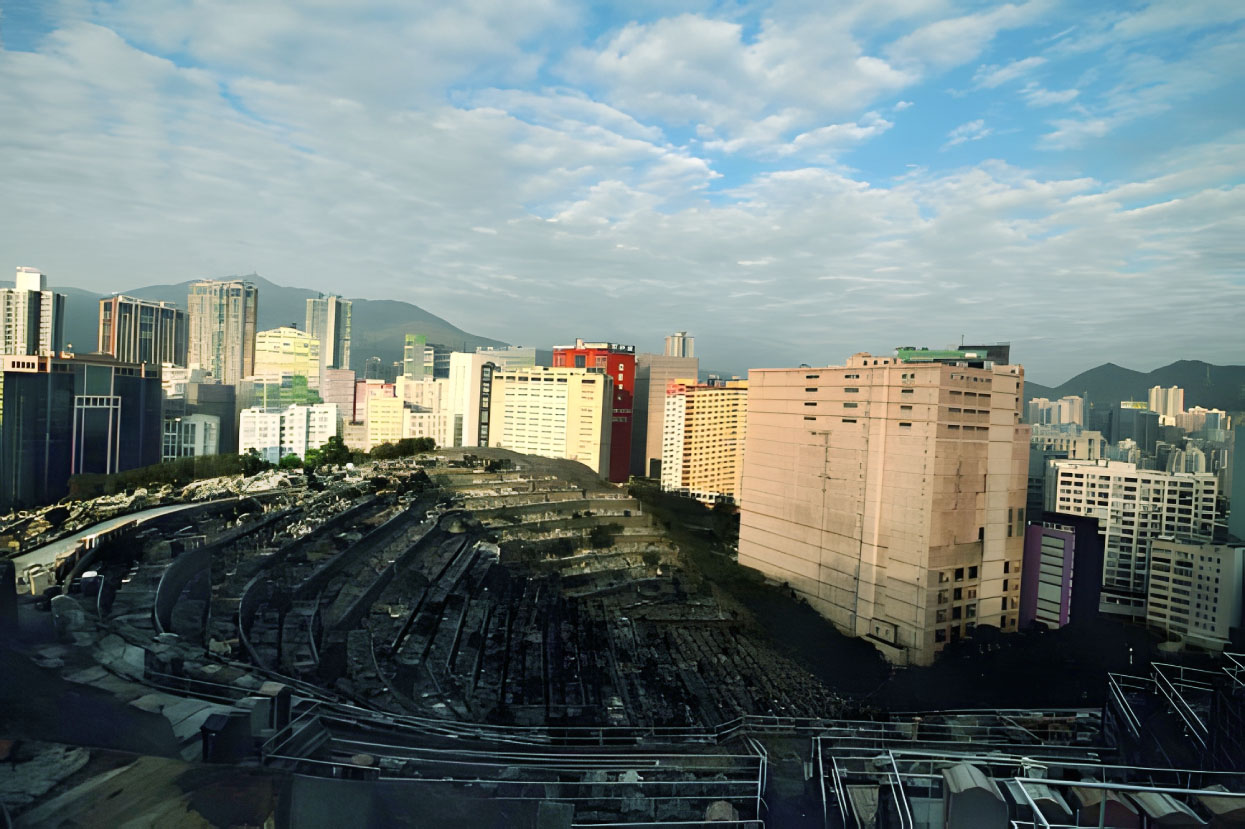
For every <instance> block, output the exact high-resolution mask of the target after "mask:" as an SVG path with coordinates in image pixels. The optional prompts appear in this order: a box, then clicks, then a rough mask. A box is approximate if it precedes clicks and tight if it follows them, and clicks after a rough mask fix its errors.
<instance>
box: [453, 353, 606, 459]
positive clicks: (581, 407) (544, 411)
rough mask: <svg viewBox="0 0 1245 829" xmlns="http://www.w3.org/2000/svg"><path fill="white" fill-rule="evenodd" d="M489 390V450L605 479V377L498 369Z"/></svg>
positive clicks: (568, 370)
mask: <svg viewBox="0 0 1245 829" xmlns="http://www.w3.org/2000/svg"><path fill="white" fill-rule="evenodd" d="M455 356H457V355H455ZM492 386H493V388H492V412H491V421H492V422H491V424H490V426H489V443H488V445H489V446H496V447H499V448H502V449H511V450H513V451H515V452H524V453H526V454H529V455H542V456H544V457H547V458H567V459H568V460H573V461H579V462H580V463H582V464H584V465H585V466H587V467H589V468H590V469H592V471H593V472H596V473H597V474H598V475H601V476H602V477H606V476H608V475H609V463H610V433H611V430H612V427H613V422H612V416H611V412H612V403H611V401H612V399H613V393H614V383H613V378H611V377H610V376H609V375H608V374H603V373H601V372H599V371H594V370H591V369H583V368H544V367H541V366H533V367H530V368H520V369H512V370H510V371H499V372H497V373H496V374H494V375H493V378H492Z"/></svg>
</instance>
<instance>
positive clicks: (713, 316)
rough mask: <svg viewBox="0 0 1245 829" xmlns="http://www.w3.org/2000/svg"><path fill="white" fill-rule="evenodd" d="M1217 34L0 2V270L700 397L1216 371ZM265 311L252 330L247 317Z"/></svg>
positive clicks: (904, 2)
mask: <svg viewBox="0 0 1245 829" xmlns="http://www.w3.org/2000/svg"><path fill="white" fill-rule="evenodd" d="M1243 21H1245V5H1242V4H1241V3H1239V2H1211V1H1209V0H1207V1H1206V2H1157V3H1143V2H1138V3H1110V4H1108V3H1100V4H1094V3H1083V2H1077V3H1073V2H1057V1H1056V0H1032V1H1031V2H1015V3H1009V4H992V3H955V2H950V0H880V1H874V2H863V1H862V2H842V3H825V2H817V3H811V2H792V3H773V4H749V3H701V4H696V3H693V4H688V5H685V6H679V5H677V4H673V3H644V2H638V3H627V4H616V5H604V4H593V5H592V6H587V5H582V4H576V3H565V2H561V1H560V0H510V2H501V0H470V2H465V3H459V4H434V3H429V4H416V3H408V2H380V3H360V4H349V5H346V4H339V3H330V2H304V3H286V2H281V1H280V0H274V1H273V2H265V3H254V2H242V1H241V0H239V1H238V2H210V1H209V0H201V1H200V2H185V3H179V2H166V1H165V0H159V2H157V0H114V2H91V0H62V1H61V2H29V0H18V2H4V1H3V0H0V107H3V111H4V112H5V113H6V116H7V117H5V118H3V119H0V180H2V181H4V182H5V183H6V191H7V192H6V198H5V199H4V200H3V202H2V203H0V211H2V212H0V249H3V250H6V251H7V252H8V255H9V259H10V260H11V264H13V265H33V266H36V267H40V268H42V269H43V270H44V271H45V272H46V273H48V274H49V275H50V277H51V280H52V281H53V282H54V283H58V284H63V285H73V286H78V287H83V288H89V289H93V290H97V291H111V290H124V289H126V288H132V287H137V286H139V285H144V284H151V283H156V282H168V281H180V280H183V279H190V278H201V277H212V276H224V275H229V274H237V273H247V272H251V271H256V272H258V273H260V274H262V275H264V276H266V277H267V278H269V279H272V280H273V281H275V282H278V283H281V284H286V285H302V286H306V287H311V288H316V289H319V290H325V291H330V290H333V291H338V292H341V293H345V294H347V295H353V296H366V297H373V298H380V297H391V298H397V299H406V300H409V301H411V302H415V303H417V304H419V305H421V306H423V307H425V308H427V309H429V310H431V311H433V312H435V313H438V314H440V315H442V316H444V317H446V318H448V319H450V320H451V321H453V322H455V323H456V324H458V325H460V326H462V327H464V328H466V329H468V330H471V331H474V332H477V333H480V334H485V335H489V336H495V337H498V338H501V339H506V340H509V341H511V342H520V343H527V344H548V343H551V342H561V341H565V340H568V339H571V338H573V337H575V336H586V337H593V338H602V339H605V338H608V339H612V340H621V341H626V342H634V343H636V344H637V346H638V347H640V348H641V349H642V350H655V349H658V348H660V344H661V338H662V337H663V336H664V335H665V334H666V333H668V332H669V331H671V330H676V329H677V330H683V329H686V330H689V331H691V332H692V333H693V334H694V335H695V336H696V337H697V339H698V340H699V342H698V344H697V350H698V352H699V353H701V354H702V355H704V360H703V362H704V363H705V365H706V366H709V367H713V368H718V369H722V370H727V371H735V372H743V371H745V370H746V369H747V368H749V367H758V366H772V365H792V364H797V363H801V362H805V363H810V364H817V363H835V362H838V361H841V360H842V359H843V358H844V357H846V356H847V355H849V354H851V353H853V352H855V351H859V350H872V351H875V352H882V353H885V352H888V351H889V350H890V349H891V348H893V347H894V346H896V345H899V344H901V343H903V344H908V343H924V344H928V345H931V346H939V345H945V344H947V343H950V342H953V341H955V340H957V339H958V338H959V337H960V335H961V334H963V335H966V336H967V337H968V338H969V339H973V340H978V341H980V340H994V339H998V340H1009V341H1011V342H1012V343H1013V344H1014V348H1013V353H1014V354H1015V355H1016V357H1017V359H1018V360H1019V361H1020V362H1023V363H1024V364H1025V365H1026V367H1027V368H1028V370H1029V376H1030V377H1031V378H1032V379H1034V380H1037V381H1039V382H1045V383H1057V382H1060V381H1062V380H1063V379H1066V378H1067V377H1068V376H1070V375H1072V374H1074V373H1075V372H1077V371H1080V370H1083V369H1085V368H1088V367H1091V366H1093V365H1096V364H1098V363H1100V362H1104V361H1106V360H1113V361H1115V362H1120V363H1123V364H1125V365H1129V366H1131V367H1134V368H1138V369H1149V368H1153V367H1156V366H1158V365H1162V364H1165V363H1167V362H1170V361H1171V360H1174V359H1178V358H1201V359H1206V360H1209V361H1212V362H1220V363H1223V362H1242V361H1245V333H1243V332H1245V326H1242V325H1241V324H1240V316H1241V309H1242V308H1245V275H1243V273H1242V270H1243V269H1242V262H1243V261H1245V258H1243V256H1242V254H1245V242H1243V241H1242V240H1243V239H1245V188H1242V186H1241V180H1242V172H1243V171H1245V123H1243V121H1245V114H1243V113H1245V107H1243V106H1242V105H1241V103H1240V100H1239V98H1240V90H1241V88H1242V81H1243V80H1245V38H1243V37H1242V32H1243V29H1242V25H1243ZM261 301H262V299H261Z"/></svg>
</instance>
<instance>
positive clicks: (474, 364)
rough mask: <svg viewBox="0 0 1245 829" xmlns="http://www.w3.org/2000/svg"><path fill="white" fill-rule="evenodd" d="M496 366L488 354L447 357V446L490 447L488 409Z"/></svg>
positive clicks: (462, 353)
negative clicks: (448, 363) (448, 441)
mask: <svg viewBox="0 0 1245 829" xmlns="http://www.w3.org/2000/svg"><path fill="white" fill-rule="evenodd" d="M496 368H497V366H496V364H495V363H493V361H492V360H490V359H489V356H488V354H487V353H477V354H468V353H465V352H460V351H455V352H453V353H452V354H450V372H449V377H448V378H447V379H448V381H449V382H448V383H447V401H446V409H448V412H449V414H448V416H449V434H450V439H451V440H452V441H453V442H452V443H450V444H448V445H450V446H491V445H492V444H491V443H490V442H489V432H490V423H489V417H490V408H491V406H492V383H493V373H494V371H495V370H496Z"/></svg>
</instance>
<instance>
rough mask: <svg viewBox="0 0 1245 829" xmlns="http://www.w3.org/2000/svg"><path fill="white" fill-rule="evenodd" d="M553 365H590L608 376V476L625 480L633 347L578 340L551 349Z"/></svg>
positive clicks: (628, 461) (628, 459)
mask: <svg viewBox="0 0 1245 829" xmlns="http://www.w3.org/2000/svg"><path fill="white" fill-rule="evenodd" d="M553 367H554V368H593V369H599V370H601V371H603V372H605V373H606V374H608V375H609V376H610V379H611V381H612V385H613V395H614V399H613V413H612V415H611V417H612V418H613V426H612V428H611V433H610V461H609V470H610V471H609V479H610V480H611V481H614V482H615V483H622V482H625V481H626V480H627V476H628V474H629V472H630V469H631V423H632V415H633V414H634V409H635V346H633V345H619V344H618V343H602V342H597V343H590V342H584V341H583V340H582V339H577V340H575V344H574V345H561V346H556V347H555V348H554V349H553Z"/></svg>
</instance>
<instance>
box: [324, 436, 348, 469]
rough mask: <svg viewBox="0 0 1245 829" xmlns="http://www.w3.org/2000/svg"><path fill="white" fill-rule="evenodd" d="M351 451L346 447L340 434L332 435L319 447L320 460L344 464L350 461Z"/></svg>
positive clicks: (327, 462) (325, 462)
mask: <svg viewBox="0 0 1245 829" xmlns="http://www.w3.org/2000/svg"><path fill="white" fill-rule="evenodd" d="M352 458H353V453H352V452H351V451H350V449H349V448H347V446H346V443H345V441H343V440H342V439H341V436H340V435H333V436H332V437H331V438H329V439H328V440H326V441H325V442H324V445H323V446H321V447H320V462H321V463H323V464H331V465H334V466H345V465H346V464H348V463H350V461H351V460H352Z"/></svg>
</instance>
